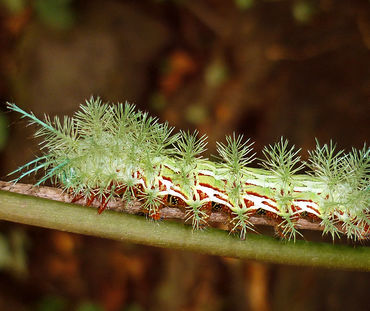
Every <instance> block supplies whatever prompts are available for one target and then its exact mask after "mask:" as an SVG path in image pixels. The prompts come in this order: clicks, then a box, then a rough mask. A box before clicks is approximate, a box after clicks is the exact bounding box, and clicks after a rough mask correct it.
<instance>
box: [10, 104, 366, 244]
mask: <svg viewBox="0 0 370 311" xmlns="http://www.w3.org/2000/svg"><path fill="white" fill-rule="evenodd" d="M8 108H9V109H11V110H13V111H16V112H18V113H20V114H21V115H22V117H27V118H28V119H29V120H30V123H31V124H37V125H38V126H39V129H38V131H37V132H36V133H35V137H42V138H43V141H42V148H41V149H42V150H43V155H42V156H41V157H39V158H36V159H34V160H32V161H30V162H29V163H27V164H26V165H24V166H22V167H20V168H18V169H17V170H15V171H14V172H13V173H20V176H19V177H18V178H16V179H15V180H14V182H18V181H19V180H20V179H21V178H23V177H25V176H27V175H30V174H32V173H36V172H37V171H39V170H44V171H45V175H44V176H43V177H42V178H41V179H40V180H39V181H38V183H37V185H40V184H41V183H43V182H45V181H46V180H51V182H52V183H54V184H57V185H60V186H61V187H63V188H64V189H65V190H66V191H69V192H71V193H73V195H74V196H76V197H85V198H86V199H87V205H89V204H90V203H91V202H92V200H94V199H98V200H99V202H100V204H101V205H100V208H99V213H101V212H102V211H103V210H104V209H105V207H106V205H107V203H108V201H109V200H110V199H111V198H112V197H121V198H123V199H132V198H136V199H138V200H140V201H141V202H142V204H143V207H144V208H145V210H146V211H147V213H148V215H149V216H150V217H151V218H153V219H159V211H160V210H161V208H162V207H163V206H165V205H175V206H179V207H182V208H184V209H185V210H186V220H187V221H189V222H191V223H192V226H193V228H194V229H200V228H203V227H204V226H207V218H208V217H209V214H210V212H211V211H212V210H216V209H217V210H222V211H223V212H224V213H227V214H228V215H229V219H230V230H231V231H238V232H239V233H240V236H241V238H242V239H244V238H245V235H246V232H247V231H250V230H252V231H253V230H254V228H253V225H252V223H251V222H250V221H249V218H250V217H251V216H253V215H256V214H258V215H261V214H262V215H265V217H270V218H273V219H276V221H277V223H278V224H279V225H278V227H279V228H280V230H281V234H282V235H283V237H284V238H286V239H289V240H295V239H296V237H297V236H298V235H301V233H300V232H299V231H298V230H297V228H296V221H297V219H299V218H301V217H303V218H308V219H311V220H317V221H320V222H321V225H323V226H324V231H323V232H324V233H329V234H331V236H332V238H333V239H334V238H335V236H339V234H340V233H341V234H345V235H346V236H347V237H348V238H350V239H353V240H358V239H364V238H367V236H368V234H369V231H370V229H369V228H370V213H369V211H370V210H369V206H370V204H369V203H370V186H369V172H370V149H369V148H368V147H367V146H366V144H364V147H363V148H362V149H360V150H357V149H354V148H353V149H352V150H351V152H349V153H347V154H345V153H344V152H343V151H336V147H335V145H334V144H333V143H332V142H330V143H329V144H325V145H320V144H319V143H318V142H317V146H316V149H315V150H313V151H309V160H308V161H307V162H302V161H301V160H300V156H299V155H298V153H299V151H300V149H298V150H296V149H295V148H294V146H293V147H288V141H287V140H285V139H283V138H281V140H280V141H279V142H277V143H276V144H274V145H269V146H267V147H265V148H264V149H263V155H264V157H265V158H264V159H263V160H261V165H262V168H251V167H248V165H249V164H250V163H252V162H253V161H254V160H255V154H253V152H252V145H253V143H251V142H250V140H243V136H237V135H235V134H234V135H232V136H227V137H226V143H217V150H218V153H219V158H220V159H221V161H219V162H214V161H209V160H208V159H205V158H202V156H201V154H202V153H203V152H204V151H205V150H206V144H207V142H206V139H207V137H206V136H205V135H203V136H201V137H198V132H196V131H195V132H194V133H189V132H184V131H180V132H179V133H177V134H174V133H173V128H172V127H170V126H169V125H168V123H160V122H159V121H158V119H156V118H153V117H150V116H149V115H148V114H147V113H146V112H142V111H136V110H135V106H134V105H130V104H127V103H125V104H120V103H119V104H116V105H109V104H107V103H102V101H101V100H100V99H99V98H96V99H94V98H91V99H90V100H87V101H86V103H85V104H84V105H81V107H80V110H79V111H78V112H77V113H75V115H74V116H73V117H64V118H63V119H62V120H61V119H59V118H58V117H55V118H54V119H53V120H51V119H50V118H49V117H45V120H44V121H42V120H39V119H38V118H36V117H35V115H34V114H32V113H27V112H25V111H24V110H22V109H20V108H19V107H17V106H16V105H14V104H10V103H8ZM304 167H307V168H308V169H309V170H308V171H307V173H306V174H301V175H299V174H298V173H299V172H300V171H301V170H302V169H303V168H304ZM13 173H11V174H13ZM97 221H98V220H97Z"/></svg>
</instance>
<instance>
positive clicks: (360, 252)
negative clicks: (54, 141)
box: [0, 191, 370, 271]
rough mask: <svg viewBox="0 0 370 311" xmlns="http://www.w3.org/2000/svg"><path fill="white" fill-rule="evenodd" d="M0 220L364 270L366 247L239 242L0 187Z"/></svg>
mask: <svg viewBox="0 0 370 311" xmlns="http://www.w3.org/2000/svg"><path fill="white" fill-rule="evenodd" d="M0 219H3V220H7V221H14V222H18V223H23V224H28V225H34V226H39V227H45V228H51V229H57V230H63V231H69V232H74V233H80V234H86V235H92V236H97V237H103V238H109V239H114V240H119V241H129V242H133V243H139V244H145V245H152V246H159V247H167V248H175V249H182V250H190V251H196V252H201V253H206V254H211V255H219V256H229V257H237V258H243V259H251V260H262V261H266V262H271V263H281V264H292V265H307V266H316V267H325V268H337V269H352V270H364V271H370V248H369V247H363V246H356V247H350V246H342V245H331V244H327V243H313V242H304V241H297V242H296V243H292V242H281V241H278V240H276V239H273V238H271V237H266V236H259V235H255V234H250V235H247V237H246V240H245V241H241V240H240V239H239V238H237V237H233V236H230V235H229V234H228V233H227V232H224V231H221V230H217V229H207V230H204V231H196V232H193V231H192V229H191V228H190V227H189V226H185V225H182V224H178V223H174V222H170V221H166V222H160V223H157V222H152V221H148V220H146V219H145V218H144V217H141V216H134V215H128V214H124V213H118V212H114V211H106V212H104V213H103V214H102V215H97V212H96V210H95V209H93V208H87V207H83V206H79V205H75V204H67V203H62V202H57V201H51V200H47V199H42V198H36V197H32V196H27V195H22V194H17V193H11V192H7V191H0Z"/></svg>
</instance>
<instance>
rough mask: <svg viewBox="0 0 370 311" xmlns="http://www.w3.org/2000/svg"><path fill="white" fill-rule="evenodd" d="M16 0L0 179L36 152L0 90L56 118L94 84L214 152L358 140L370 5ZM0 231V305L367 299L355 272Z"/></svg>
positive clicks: (5, 61)
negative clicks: (10, 257)
mask: <svg viewBox="0 0 370 311" xmlns="http://www.w3.org/2000/svg"><path fill="white" fill-rule="evenodd" d="M4 3H7V4H4ZM12 3H13V4H12ZM14 3H17V2H14V1H4V2H0V8H1V9H0V18H1V26H0V27H1V28H0V46H1V49H0V99H1V100H0V103H1V105H2V106H1V107H2V111H3V113H2V115H1V120H0V121H1V123H0V126H1V129H0V130H1V131H2V134H1V139H2V152H1V167H0V168H1V176H2V179H5V180H9V177H6V174H7V173H8V172H9V171H11V170H13V169H15V168H16V167H18V166H20V165H22V164H24V163H25V162H26V161H28V160H31V159H32V158H33V157H34V156H35V154H38V146H37V143H36V142H35V141H34V140H31V139H29V138H30V137H31V136H32V133H33V130H34V129H32V128H30V127H26V126H25V125H26V123H25V122H19V121H18V116H16V115H13V114H9V113H7V112H6V108H5V102H6V101H11V102H15V103H17V104H18V105H19V106H21V107H22V108H24V109H26V110H32V111H33V112H34V113H35V114H36V115H38V116H42V114H43V113H48V114H50V115H60V116H61V115H64V114H71V113H72V112H73V111H75V110H76V109H77V107H78V105H79V103H81V102H83V101H84V99H85V98H88V97H90V96H91V95H99V96H101V97H102V98H103V99H105V100H108V101H111V102H116V101H125V100H128V101H130V102H133V103H135V104H136V105H137V106H138V107H139V108H141V109H144V110H147V111H150V112H151V114H153V115H157V116H159V117H160V119H161V120H168V121H169V122H170V124H171V125H174V126H176V128H177V129H179V128H182V129H195V128H197V129H199V131H200V132H201V133H207V134H208V136H209V152H210V153H212V152H213V151H214V150H215V142H216V141H217V140H222V139H223V138H224V135H225V134H230V133H232V132H233V131H236V132H237V133H243V134H245V135H246V136H247V137H251V138H252V139H253V140H254V141H256V144H255V148H256V151H258V152H260V150H261V148H262V147H263V146H264V145H266V144H269V143H272V142H274V141H275V140H276V139H278V138H279V137H280V136H281V135H283V136H285V137H287V138H288V139H289V140H290V141H291V142H292V143H294V144H296V145H298V146H300V147H302V150H303V151H302V153H301V155H302V157H303V158H306V157H307V153H306V150H307V149H310V148H313V147H314V144H315V141H314V138H315V137H317V138H318V139H319V140H320V141H321V142H327V141H328V140H329V139H333V140H334V141H336V142H337V143H338V145H339V146H340V147H341V148H346V149H347V150H348V149H349V148H350V147H352V146H354V147H357V148H360V147H362V145H363V143H364V142H365V141H366V140H367V139H368V134H369V129H370V102H369V99H370V54H369V49H370V5H369V1H366V0H363V1H360V0H354V1H340V0H337V1H335V0H297V1H285V0H280V1H279V0H276V1H262V0H260V1H258V0H255V1H251V0H236V1H227V0H208V1H185V0H184V1H169V0H168V1H154V0H152V1H149V0H147V1H140V2H139V1H118V0H117V1H113V0H109V1H104V2H103V1H95V0H94V1H55V0H49V1H44V2H43V1H24V2H23V1H19V3H21V4H22V3H23V5H20V6H19V7H16V6H14ZM8 125H10V126H9V127H8ZM3 141H4V142H3ZM259 156H261V154H260V153H259ZM26 181H27V180H26ZM34 181H35V179H34V178H33V179H32V178H31V179H29V180H28V182H34ZM97 221H98V220H97ZM0 234H1V236H0V237H4V238H5V240H6V241H7V242H6V243H5V244H6V245H8V246H9V247H11V249H12V250H13V251H14V250H15V251H16V254H17V255H16V258H17V260H18V261H16V260H15V261H14V262H13V265H12V266H5V267H1V265H0V268H2V270H0V309H1V310H112V311H113V310H365V309H366V307H368V292H369V285H370V277H369V274H366V273H360V272H356V273H354V272H345V271H329V270H320V269H312V268H296V267H288V266H282V265H271V264H264V263H259V262H247V261H240V260H235V259H228V258H218V257H211V256H205V255H199V254H193V253H188V252H180V251H172V250H167V249H158V248H151V247H143V246H138V245H131V244H125V243H118V242H113V241H109V240H103V239H95V238H91V237H85V236H78V235H73V234H68V233H62V232H56V231H51V230H45V229H37V228H31V227H26V226H20V225H15V224H10V223H5V222H2V223H0ZM344 242H345V241H344ZM0 262H1V260H0Z"/></svg>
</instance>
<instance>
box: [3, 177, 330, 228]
mask: <svg viewBox="0 0 370 311" xmlns="http://www.w3.org/2000/svg"><path fill="white" fill-rule="evenodd" d="M0 190H6V191H11V192H15V193H21V194H27V195H32V196H35V197H38V198H44V199H50V200H54V201H59V202H65V203H71V202H72V201H73V196H72V195H70V194H69V193H66V192H63V191H62V189H59V188H53V187H45V186H41V187H35V186H34V185H30V184H22V183H16V184H14V183H11V182H6V181H0ZM74 203H76V204H79V205H86V200H85V199H80V200H78V201H76V202H74ZM99 205H100V202H98V201H97V200H94V201H93V202H92V204H91V206H93V207H96V208H98V207H99ZM107 209H109V210H113V211H117V212H125V213H128V214H140V213H145V210H144V209H143V207H142V205H141V204H140V202H139V201H131V202H123V201H122V200H120V199H117V198H112V199H111V200H110V201H109V202H108V205H107ZM160 218H161V219H179V220H182V221H184V220H185V218H186V217H185V211H183V210H181V209H179V208H173V207H169V206H166V207H164V208H162V209H161V210H160ZM248 220H249V221H250V222H251V223H252V224H253V225H264V226H276V225H277V224H278V223H279V222H277V221H276V220H274V219H271V218H268V217H266V216H251V217H250V218H248ZM207 222H208V223H209V224H210V225H212V226H213V227H218V228H223V227H225V226H226V225H227V224H228V222H229V216H228V215H226V214H225V213H222V212H211V214H210V215H209V218H208V219H207ZM296 227H297V228H298V229H303V230H317V231H322V230H323V227H322V226H321V225H320V223H318V222H312V221H309V220H307V219H303V218H300V219H298V220H297V222H296Z"/></svg>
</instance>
